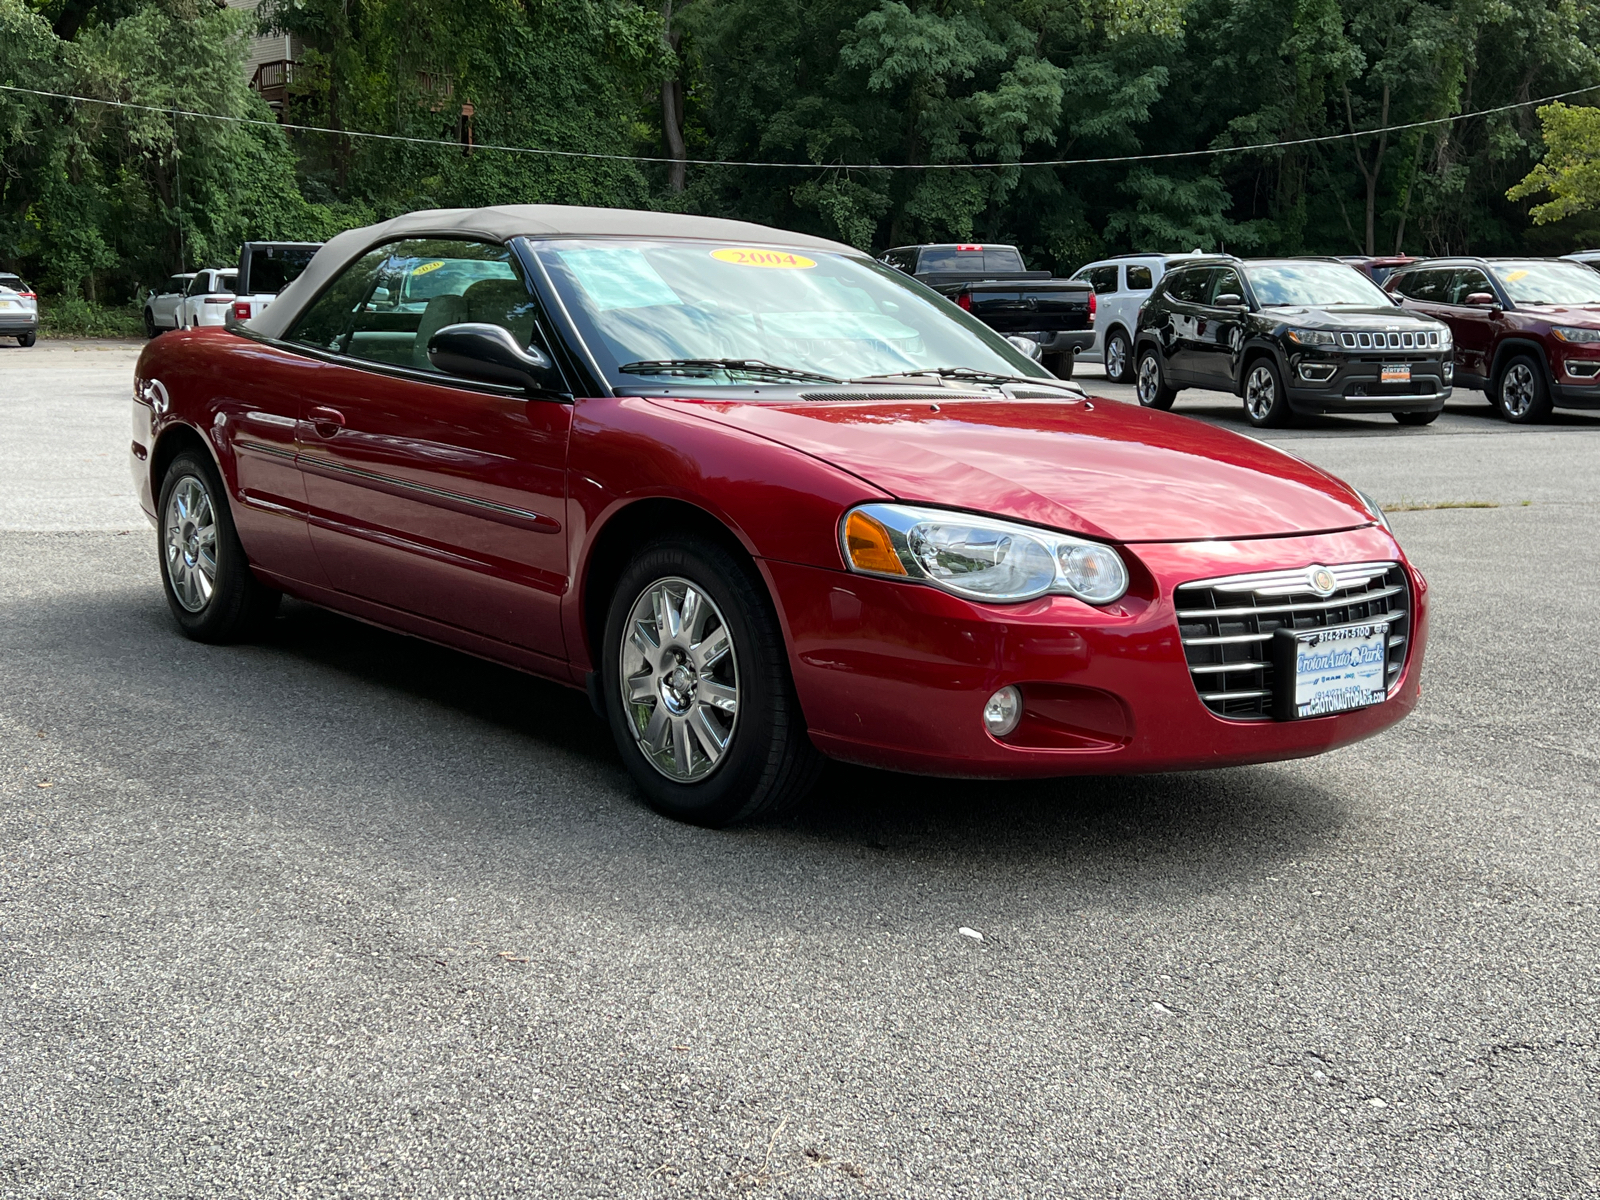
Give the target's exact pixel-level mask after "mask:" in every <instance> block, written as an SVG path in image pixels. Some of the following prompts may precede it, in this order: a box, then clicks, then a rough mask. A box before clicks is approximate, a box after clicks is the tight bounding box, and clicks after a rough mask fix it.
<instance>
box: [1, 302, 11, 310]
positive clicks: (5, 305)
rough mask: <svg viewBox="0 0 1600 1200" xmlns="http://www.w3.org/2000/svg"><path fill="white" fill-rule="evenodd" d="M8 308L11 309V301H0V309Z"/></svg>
mask: <svg viewBox="0 0 1600 1200" xmlns="http://www.w3.org/2000/svg"><path fill="white" fill-rule="evenodd" d="M10 307H11V301H9V300H0V308H10Z"/></svg>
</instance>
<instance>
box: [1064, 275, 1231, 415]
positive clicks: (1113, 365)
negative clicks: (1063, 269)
mask: <svg viewBox="0 0 1600 1200" xmlns="http://www.w3.org/2000/svg"><path fill="white" fill-rule="evenodd" d="M1200 253H1202V252H1201V251H1199V250H1195V251H1193V252H1192V253H1189V254H1119V255H1117V256H1116V257H1115V258H1104V259H1101V260H1100V261H1099V262H1092V263H1090V264H1089V265H1088V266H1086V267H1084V268H1082V269H1081V270H1080V271H1078V273H1077V274H1076V275H1074V276H1073V278H1074V279H1076V280H1077V281H1078V282H1080V283H1087V284H1089V285H1090V286H1092V287H1093V288H1094V298H1095V314H1094V342H1093V343H1092V344H1091V345H1090V347H1089V348H1088V349H1087V350H1084V351H1082V352H1080V353H1079V355H1078V361H1079V362H1080V363H1085V362H1097V363H1104V364H1105V368H1106V378H1107V379H1109V380H1111V382H1112V383H1132V382H1133V331H1134V330H1135V329H1137V328H1138V327H1139V306H1140V305H1141V304H1143V303H1144V302H1145V301H1146V300H1148V299H1150V293H1151V291H1153V290H1154V288H1155V286H1156V284H1158V283H1160V282H1161V277H1162V276H1163V275H1165V274H1166V273H1167V270H1168V268H1170V267H1172V266H1174V265H1176V264H1178V263H1181V262H1183V261H1184V260H1185V259H1190V258H1193V257H1195V255H1197V254H1200Z"/></svg>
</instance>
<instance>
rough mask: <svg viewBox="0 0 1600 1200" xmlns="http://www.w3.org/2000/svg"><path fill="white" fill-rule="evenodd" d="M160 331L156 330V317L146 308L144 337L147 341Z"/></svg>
mask: <svg viewBox="0 0 1600 1200" xmlns="http://www.w3.org/2000/svg"><path fill="white" fill-rule="evenodd" d="M160 332H161V331H160V330H159V329H157V328H156V315H155V314H154V313H153V312H151V311H150V310H149V309H148V308H147V309H145V310H144V337H145V341H149V340H150V339H151V338H153V337H155V336H156V334H158V333H160Z"/></svg>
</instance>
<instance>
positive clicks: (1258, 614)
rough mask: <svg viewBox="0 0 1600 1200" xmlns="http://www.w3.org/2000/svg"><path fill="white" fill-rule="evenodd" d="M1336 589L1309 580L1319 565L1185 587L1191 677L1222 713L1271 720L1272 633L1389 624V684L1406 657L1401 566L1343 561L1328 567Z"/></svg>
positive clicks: (1406, 604) (1181, 620)
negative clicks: (1320, 590)
mask: <svg viewBox="0 0 1600 1200" xmlns="http://www.w3.org/2000/svg"><path fill="white" fill-rule="evenodd" d="M1327 569H1328V570H1329V571H1330V572H1331V573H1332V575H1333V582H1334V590H1333V591H1332V593H1330V594H1327V595H1322V594H1319V593H1318V592H1317V590H1316V589H1315V587H1314V586H1313V585H1312V582H1311V577H1312V574H1313V573H1314V572H1315V571H1316V570H1317V568H1316V567H1301V568H1298V569H1296V570H1290V571H1266V572H1262V573H1259V574H1250V575H1229V576H1226V577H1224V578H1221V579H1201V580H1197V581H1196V582H1194V583H1185V584H1180V585H1179V586H1178V589H1177V593H1176V596H1175V600H1176V603H1177V609H1178V633H1179V636H1180V637H1181V638H1182V639H1183V653H1184V657H1185V658H1186V659H1187V660H1188V662H1189V677H1190V678H1191V679H1193V680H1194V686H1195V691H1197V692H1198V693H1199V694H1200V700H1201V702H1202V703H1204V704H1205V706H1206V707H1207V708H1209V709H1210V710H1211V711H1212V712H1214V713H1216V714H1217V715H1218V716H1223V717H1231V718H1234V719H1236V720H1270V719H1271V715H1272V689H1273V687H1274V686H1275V684H1276V680H1275V679H1274V678H1273V676H1274V674H1275V670H1274V668H1273V665H1272V635H1273V633H1274V632H1275V631H1276V630H1278V629H1317V628H1320V627H1323V626H1328V625H1358V624H1366V623H1374V624H1376V623H1378V622H1387V623H1388V626H1389V662H1388V682H1389V683H1390V684H1391V685H1392V684H1393V683H1394V680H1395V678H1396V677H1397V676H1398V675H1399V674H1400V668H1401V666H1402V665H1403V664H1404V663H1405V660H1406V638H1407V637H1408V636H1409V634H1410V632H1411V624H1410V615H1411V592H1410V589H1409V587H1408V586H1407V584H1406V576H1405V572H1404V571H1403V570H1402V569H1401V567H1400V565H1399V564H1398V563H1392V562H1375V563H1346V564H1345V565H1343V566H1336V567H1329V568H1327Z"/></svg>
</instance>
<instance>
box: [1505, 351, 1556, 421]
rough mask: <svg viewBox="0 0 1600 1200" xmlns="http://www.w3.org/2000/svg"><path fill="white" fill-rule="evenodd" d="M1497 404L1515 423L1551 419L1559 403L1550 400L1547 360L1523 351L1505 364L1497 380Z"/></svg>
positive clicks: (1507, 418) (1506, 417)
mask: <svg viewBox="0 0 1600 1200" xmlns="http://www.w3.org/2000/svg"><path fill="white" fill-rule="evenodd" d="M1494 407H1495V410H1496V411H1497V412H1499V414H1500V415H1501V416H1502V417H1504V418H1505V419H1506V420H1508V421H1510V422H1511V423H1512V424H1513V425H1532V424H1535V423H1536V422H1539V421H1543V420H1547V419H1548V418H1549V416H1550V410H1551V409H1552V408H1554V407H1555V405H1554V404H1552V403H1551V401H1550V385H1549V384H1547V383H1546V382H1545V377H1544V364H1543V363H1541V362H1539V361H1538V359H1536V358H1534V357H1533V356H1532V355H1531V354H1519V355H1517V356H1516V357H1515V358H1513V359H1512V360H1511V361H1510V362H1508V363H1506V365H1505V366H1503V367H1501V368H1500V375H1499V378H1497V379H1496V380H1495V381H1494Z"/></svg>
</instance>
